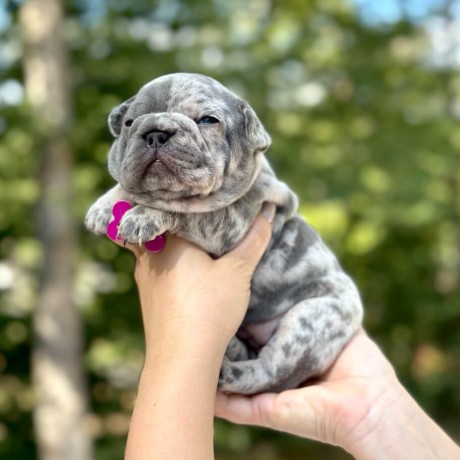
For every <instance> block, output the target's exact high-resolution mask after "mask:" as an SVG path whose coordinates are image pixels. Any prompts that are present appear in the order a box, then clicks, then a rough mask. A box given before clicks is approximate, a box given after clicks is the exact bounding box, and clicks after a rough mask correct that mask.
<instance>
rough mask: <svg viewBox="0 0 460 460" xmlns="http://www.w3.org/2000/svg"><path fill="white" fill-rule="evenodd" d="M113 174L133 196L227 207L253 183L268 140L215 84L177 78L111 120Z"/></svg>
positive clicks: (145, 92)
mask: <svg viewBox="0 0 460 460" xmlns="http://www.w3.org/2000/svg"><path fill="white" fill-rule="evenodd" d="M109 127H110V130H111V132H112V134H113V135H114V136H115V141H114V143H113V145H112V148H111V150H110V154H109V171H110V173H111V174H112V176H113V177H114V178H115V179H116V180H117V181H118V182H119V183H120V185H121V186H122V187H123V188H124V189H126V190H127V191H129V192H130V193H133V194H147V195H150V196H155V197H157V198H158V196H160V195H161V197H162V198H163V199H164V200H165V201H177V200H187V199H190V198H200V199H204V201H206V199H207V198H209V197H211V196H212V197H213V199H214V200H217V201H219V202H222V205H226V204H229V203H231V202H232V201H235V200H236V199H237V198H239V197H240V196H242V195H243V194H244V193H245V192H246V191H247V190H248V189H249V187H250V185H251V184H252V182H253V180H254V178H255V176H256V174H257V172H258V170H259V168H260V161H259V158H260V155H261V153H263V152H264V151H265V150H266V149H267V148H268V147H269V145H270V137H269V135H268V134H267V132H266V131H265V129H264V128H263V126H262V124H261V123H260V121H259V119H258V118H257V116H256V114H255V113H254V111H253V110H252V109H251V107H249V105H248V104H247V103H246V102H244V101H242V100H241V99H239V98H238V97H236V96H235V95H234V94H232V93H231V92H230V91H228V90H227V89H226V88H225V87H224V86H222V85H221V84H220V83H218V82H217V81H215V80H213V79H212V78H209V77H206V76H203V75H197V74H172V75H166V76H164V77H160V78H157V79H155V80H153V81H151V82H150V83H148V84H146V85H145V86H143V87H142V88H141V89H140V91H139V92H138V93H137V95H136V96H134V97H132V98H131V99H128V100H127V101H126V102H124V103H122V104H121V105H120V106H118V107H116V108H115V109H114V110H113V111H112V113H111V114H110V116H109Z"/></svg>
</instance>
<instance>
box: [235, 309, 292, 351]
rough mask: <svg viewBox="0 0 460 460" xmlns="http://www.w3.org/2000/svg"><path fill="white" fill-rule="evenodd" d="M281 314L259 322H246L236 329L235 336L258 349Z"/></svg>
mask: <svg viewBox="0 0 460 460" xmlns="http://www.w3.org/2000/svg"><path fill="white" fill-rule="evenodd" d="M283 315H284V313H283V314H282V315H279V316H277V317H275V318H272V319H269V320H267V321H263V322H260V323H254V324H247V325H244V326H241V327H240V328H239V329H238V332H237V334H236V335H237V337H238V338H239V339H241V340H242V341H243V342H245V343H247V344H248V345H249V346H250V347H251V348H253V349H254V350H256V351H258V350H259V349H260V348H262V347H263V346H264V345H266V343H267V342H268V341H269V340H270V338H271V337H272V335H273V334H274V333H275V331H276V329H277V328H278V324H279V322H280V319H281V318H282V316H283Z"/></svg>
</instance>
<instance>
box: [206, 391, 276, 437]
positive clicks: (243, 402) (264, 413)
mask: <svg viewBox="0 0 460 460" xmlns="http://www.w3.org/2000/svg"><path fill="white" fill-rule="evenodd" d="M275 396H276V395H275V394H272V393H266V394H262V395H257V396H241V395H236V394H232V395H227V394H225V393H221V392H220V391H218V392H217V394H216V402H215V409H214V411H215V415H216V417H219V418H223V419H225V420H228V421H230V422H233V423H238V424H244V425H257V426H265V427H271V428H273V423H272V421H271V420H270V417H269V415H268V414H269V413H270V410H269V409H268V408H269V407H270V406H271V405H272V404H273V400H274V397H275Z"/></svg>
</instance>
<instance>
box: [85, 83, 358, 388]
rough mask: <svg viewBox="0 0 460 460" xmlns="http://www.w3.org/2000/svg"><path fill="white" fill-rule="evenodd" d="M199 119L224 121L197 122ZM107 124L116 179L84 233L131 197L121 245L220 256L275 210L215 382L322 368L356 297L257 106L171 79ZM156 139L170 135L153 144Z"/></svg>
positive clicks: (99, 226)
mask: <svg viewBox="0 0 460 460" xmlns="http://www.w3.org/2000/svg"><path fill="white" fill-rule="evenodd" d="M204 116H212V117H215V118H216V119H217V120H219V123H215V124H209V125H202V124H198V121H199V120H200V119H201V118H202V117H204ZM109 127H110V130H111V132H112V134H113V135H114V136H115V140H114V142H113V145H112V147H111V150H110V154H109V171H110V173H111V174H112V176H113V177H114V178H115V179H116V181H117V182H118V184H117V185H116V186H115V187H114V188H113V189H111V190H109V191H108V192H107V193H106V194H105V195H103V196H102V197H101V198H99V200H97V201H96V203H95V204H94V205H93V206H92V207H91V208H90V210H89V211H88V214H87V216H86V220H85V223H86V226H87V227H88V229H90V230H91V231H93V232H95V233H97V234H104V233H105V231H106V226H107V223H108V221H109V219H110V218H111V209H112V206H113V204H114V203H115V202H117V201H118V200H121V199H125V200H128V201H130V202H131V203H135V204H136V205H135V206H134V207H133V208H132V209H131V210H130V211H128V212H127V213H126V214H125V216H124V217H123V219H122V220H121V222H120V225H119V234H120V236H122V237H123V238H124V239H125V240H126V241H128V242H131V243H138V242H139V243H142V242H145V241H148V240H150V239H152V238H153V237H155V236H156V235H159V234H162V233H164V232H172V233H177V234H178V235H180V236H181V237H184V238H186V239H187V240H189V241H192V242H193V243H196V244H197V245H198V246H200V247H202V248H203V249H205V250H206V251H208V252H209V253H210V254H213V255H215V256H220V255H222V254H224V253H226V252H228V251H229V250H230V249H231V248H232V247H234V246H235V245H236V244H237V243H238V242H239V241H240V240H241V239H242V237H243V236H244V235H245V234H246V232H247V231H248V229H249V227H250V226H251V223H252V222H253V221H254V218H255V217H256V215H257V213H258V212H259V210H260V209H261V206H262V204H263V203H264V202H267V201H270V202H274V203H275V204H276V206H277V212H276V216H275V219H274V223H273V235H272V239H271V242H270V244H269V247H268V249H267V251H266V252H265V254H264V256H263V258H262V260H261V261H260V263H259V264H258V266H257V269H256V271H255V273H254V276H253V280H252V289H251V299H250V305H249V309H248V312H247V315H246V317H245V319H244V321H243V324H242V326H241V329H240V331H239V333H238V334H237V336H235V337H234V338H233V339H232V341H231V343H230V344H229V346H228V349H227V352H226V355H225V358H224V362H223V364H222V369H221V375H220V379H219V387H220V388H221V389H222V390H224V391H227V392H235V393H242V394H252V393H257V392H262V391H281V390H284V389H287V388H293V387H296V386H298V385H299V384H301V383H302V382H304V381H306V380H307V379H309V378H311V377H314V376H317V375H319V374H321V373H323V372H324V371H325V370H327V368H328V367H329V366H330V365H331V364H332V362H333V361H334V359H335V358H336V357H337V355H338V354H339V352H340V351H341V349H342V348H343V347H344V345H345V344H346V343H347V342H348V341H349V340H350V338H351V337H352V335H353V334H354V333H355V332H356V330H357V329H358V328H359V326H360V324H361V320H362V306H361V301H360V298H359V294H358V291H357V289H356V287H355V285H354V284H353V282H352V281H351V279H350V278H349V277H348V276H347V275H346V274H345V273H344V272H343V271H342V269H341V268H340V266H339V264H338V262H337V259H336V258H335V256H334V255H333V254H332V252H331V251H330V250H329V249H328V248H327V247H326V245H325V244H324V243H323V242H322V240H321V238H320V237H319V235H318V234H317V233H316V232H315V231H314V230H313V229H312V227H310V225H308V224H307V223H306V222H305V221H304V220H303V219H302V218H300V216H299V215H298V214H297V198H296V196H295V195H294V193H293V192H292V191H291V190H290V188H289V187H288V186H287V185H285V184H284V183H282V182H280V181H279V180H278V179H277V178H276V177H275V175H274V173H273V171H272V169H271V168H270V166H269V164H268V162H267V160H266V158H265V156H264V155H263V154H264V152H265V151H266V150H267V149H268V147H269V146H270V143H271V140H270V137H269V135H268V134H267V132H266V131H265V129H264V128H263V126H262V124H261V123H260V121H259V119H258V118H257V116H256V114H255V113H254V111H253V110H252V109H251V107H250V106H249V105H248V104H247V103H246V102H244V101H243V100H241V99H239V98H238V97H236V96H235V95H234V94H232V93H231V92H230V91H228V90H227V89H226V88H225V87H223V86H222V85H221V84H220V83H218V82H216V81H215V80H213V79H211V78H209V77H206V76H203V75H197V74H172V75H166V76H163V77H160V78H157V79H155V80H153V81H151V82H150V83H148V84H147V85H145V86H143V87H142V88H141V89H140V91H139V92H138V93H137V95H136V96H134V97H132V98H131V99H129V100H128V101H126V102H124V103H123V104H121V105H120V106H118V107H117V108H115V109H114V110H113V111H112V113H111V114H110V116H109ZM152 132H162V133H166V134H167V136H169V139H168V140H167V141H166V142H163V141H162V142H154V143H153V144H152V145H150V146H149V145H148V143H147V141H146V136H147V135H148V134H149V133H152ZM261 337H262V338H263V342H262V343H261V344H259V345H258V346H250V345H248V344H251V343H252V342H253V341H254V340H259V341H260V340H261ZM251 340H252V341H251Z"/></svg>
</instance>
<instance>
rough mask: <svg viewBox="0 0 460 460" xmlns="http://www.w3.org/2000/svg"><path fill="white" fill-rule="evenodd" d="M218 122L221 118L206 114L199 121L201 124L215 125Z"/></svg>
mask: <svg viewBox="0 0 460 460" xmlns="http://www.w3.org/2000/svg"><path fill="white" fill-rule="evenodd" d="M216 123H219V120H218V119H217V118H214V117H210V116H205V117H203V118H200V119H199V120H198V122H197V124H199V125H215V124H216Z"/></svg>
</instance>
